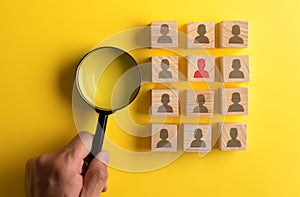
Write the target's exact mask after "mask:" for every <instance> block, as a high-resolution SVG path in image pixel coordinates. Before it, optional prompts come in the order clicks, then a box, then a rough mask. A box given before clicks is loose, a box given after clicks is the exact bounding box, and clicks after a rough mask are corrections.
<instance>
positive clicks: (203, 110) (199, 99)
mask: <svg viewBox="0 0 300 197" xmlns="http://www.w3.org/2000/svg"><path fill="white" fill-rule="evenodd" d="M196 102H197V104H198V105H199V106H197V107H195V108H194V110H193V112H194V113H208V109H207V107H205V106H204V103H205V96H204V95H203V94H198V95H197V99H196Z"/></svg>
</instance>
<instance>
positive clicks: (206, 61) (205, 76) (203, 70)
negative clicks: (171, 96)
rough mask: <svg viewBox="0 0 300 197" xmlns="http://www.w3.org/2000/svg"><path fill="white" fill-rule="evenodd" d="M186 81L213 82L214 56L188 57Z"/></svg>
mask: <svg viewBox="0 0 300 197" xmlns="http://www.w3.org/2000/svg"><path fill="white" fill-rule="evenodd" d="M187 61H188V66H187V75H188V76H187V78H188V81H199V82H213V81H214V80H215V57H214V56H188V57H187Z"/></svg>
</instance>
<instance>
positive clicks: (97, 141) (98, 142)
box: [81, 112, 108, 176]
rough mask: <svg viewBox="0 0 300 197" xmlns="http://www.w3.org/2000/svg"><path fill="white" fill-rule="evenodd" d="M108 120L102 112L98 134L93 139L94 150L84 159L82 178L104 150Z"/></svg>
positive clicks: (99, 118)
mask: <svg viewBox="0 0 300 197" xmlns="http://www.w3.org/2000/svg"><path fill="white" fill-rule="evenodd" d="M107 118H108V115H107V114H103V113H101V112H100V113H99V117H98V123H97V128H96V133H95V136H94V138H93V143H92V149H91V152H90V153H89V154H88V156H86V157H85V158H84V164H83V166H82V172H81V175H82V176H84V175H85V173H86V171H87V169H88V167H89V165H90V163H91V161H92V160H93V159H94V157H95V156H96V155H97V154H98V153H99V152H100V151H101V149H102V145H103V139H104V134H105V129H106V123H107Z"/></svg>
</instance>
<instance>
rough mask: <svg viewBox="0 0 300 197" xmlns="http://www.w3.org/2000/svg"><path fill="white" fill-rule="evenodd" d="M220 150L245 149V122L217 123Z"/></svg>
mask: <svg viewBox="0 0 300 197" xmlns="http://www.w3.org/2000/svg"><path fill="white" fill-rule="evenodd" d="M218 128H219V132H220V140H219V142H220V150H222V151H230V150H246V149H247V125H246V124H245V123H219V125H218Z"/></svg>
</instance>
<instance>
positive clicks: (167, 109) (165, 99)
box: [157, 94, 173, 113]
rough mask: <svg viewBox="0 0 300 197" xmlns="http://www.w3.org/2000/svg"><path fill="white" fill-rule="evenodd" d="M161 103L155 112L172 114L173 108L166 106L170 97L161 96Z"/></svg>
mask: <svg viewBox="0 0 300 197" xmlns="http://www.w3.org/2000/svg"><path fill="white" fill-rule="evenodd" d="M161 103H162V105H161V106H159V108H158V110H157V112H167V113H172V112H173V108H172V107H171V106H170V105H168V103H170V96H169V95H168V94H163V95H161Z"/></svg>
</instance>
